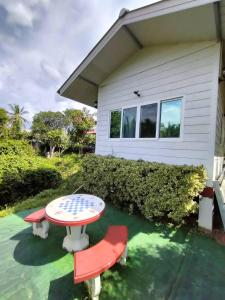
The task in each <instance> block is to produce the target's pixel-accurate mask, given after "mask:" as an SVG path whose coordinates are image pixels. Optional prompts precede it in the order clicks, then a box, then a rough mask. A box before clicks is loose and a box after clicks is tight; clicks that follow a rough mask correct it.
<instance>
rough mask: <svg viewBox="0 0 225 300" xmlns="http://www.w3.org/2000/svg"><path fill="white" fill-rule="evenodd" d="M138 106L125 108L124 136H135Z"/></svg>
mask: <svg viewBox="0 0 225 300" xmlns="http://www.w3.org/2000/svg"><path fill="white" fill-rule="evenodd" d="M136 114H137V107H132V108H126V109H124V110H123V137H124V138H134V137H135V131H136Z"/></svg>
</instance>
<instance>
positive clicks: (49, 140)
mask: <svg viewBox="0 0 225 300" xmlns="http://www.w3.org/2000/svg"><path fill="white" fill-rule="evenodd" d="M65 128H66V118H65V116H64V114H63V113H61V112H53V111H45V112H40V113H38V114H36V115H35V116H34V118H33V123H32V135H33V140H34V141H35V142H36V143H41V144H44V145H46V146H47V147H48V148H49V152H50V157H52V156H53V155H54V151H55V149H56V147H57V148H59V150H60V151H63V150H64V149H65V148H66V146H67V145H68V137H67V134H66V130H65Z"/></svg>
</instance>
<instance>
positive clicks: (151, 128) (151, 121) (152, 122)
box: [140, 103, 157, 138]
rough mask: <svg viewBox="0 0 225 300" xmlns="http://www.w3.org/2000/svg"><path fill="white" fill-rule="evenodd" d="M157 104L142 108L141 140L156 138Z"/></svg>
mask: <svg viewBox="0 0 225 300" xmlns="http://www.w3.org/2000/svg"><path fill="white" fill-rule="evenodd" d="M156 122H157V103H154V104H148V105H143V106H141V114H140V138H154V137H155V136H156Z"/></svg>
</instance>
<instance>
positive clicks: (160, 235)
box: [0, 203, 225, 300]
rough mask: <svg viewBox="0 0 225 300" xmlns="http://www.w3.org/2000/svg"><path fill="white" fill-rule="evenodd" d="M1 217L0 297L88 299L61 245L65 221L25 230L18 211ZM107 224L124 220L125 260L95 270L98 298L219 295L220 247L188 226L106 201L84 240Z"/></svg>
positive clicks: (224, 264)
mask: <svg viewBox="0 0 225 300" xmlns="http://www.w3.org/2000/svg"><path fill="white" fill-rule="evenodd" d="M29 213H30V211H23V212H20V213H18V214H13V215H11V216H8V217H5V218H2V219H0V228H1V241H0V248H1V251H0V261H1V268H0V299H1V300H3V299H4V300H8V299H10V300H14V299H15V300H16V299H23V300H28V299H32V300H36V299H37V300H39V299H48V300H73V299H83V300H84V299H88V293H87V289H86V288H85V286H84V284H83V283H81V284H78V285H74V283H73V269H74V266H73V256H72V255H71V254H69V253H67V252H66V251H64V250H63V249H62V241H63V238H64V236H65V233H66V231H65V228H63V227H57V226H54V225H51V227H50V231H49V238H48V239H46V240H42V239H40V238H38V237H34V236H33V235H32V229H31V226H30V224H28V223H26V222H24V221H23V217H24V216H26V215H27V214H29ZM110 224H115V225H116V224H124V225H127V226H128V230H129V243H128V249H129V250H128V255H129V257H128V261H127V265H126V267H121V266H120V265H115V266H114V267H113V268H111V269H110V270H109V271H107V272H105V273H104V274H103V275H102V292H101V295H100V299H101V300H106V299H107V300H117V299H118V300H121V299H129V300H139V299H140V300H143V299H153V300H154V299H156V300H159V299H171V300H172V299H174V300H175V299H176V300H178V299H182V300H183V299H184V300H189V299H208V300H210V299H225V280H224V278H225V277H224V276H225V247H224V246H221V245H219V244H217V243H216V242H215V241H214V240H212V239H210V238H208V237H206V236H203V235H200V234H198V233H196V232H193V231H189V230H187V229H182V228H180V229H176V228H169V227H167V226H165V225H155V224H153V223H151V222H149V221H147V220H145V219H143V218H141V217H138V216H133V215H132V216H130V215H128V214H127V213H125V212H122V211H121V210H118V209H116V208H114V207H113V206H111V205H110V204H108V203H107V204H106V211H105V214H104V215H103V216H102V217H101V219H100V220H99V221H98V222H95V223H92V224H90V225H88V226H87V232H88V234H89V236H90V242H91V245H94V244H96V243H97V242H98V241H99V240H101V239H102V238H103V236H104V234H105V232H106V230H107V227H108V226H109V225H110Z"/></svg>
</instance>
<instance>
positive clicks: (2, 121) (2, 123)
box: [0, 108, 9, 138]
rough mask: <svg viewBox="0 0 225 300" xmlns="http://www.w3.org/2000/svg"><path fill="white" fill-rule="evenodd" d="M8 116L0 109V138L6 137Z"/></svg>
mask: <svg viewBox="0 0 225 300" xmlns="http://www.w3.org/2000/svg"><path fill="white" fill-rule="evenodd" d="M8 121H9V116H8V114H7V111H6V110H5V109H4V108H0V138H5V137H7V136H8V127H7V124H8Z"/></svg>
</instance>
